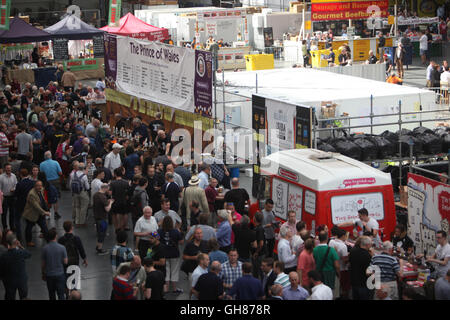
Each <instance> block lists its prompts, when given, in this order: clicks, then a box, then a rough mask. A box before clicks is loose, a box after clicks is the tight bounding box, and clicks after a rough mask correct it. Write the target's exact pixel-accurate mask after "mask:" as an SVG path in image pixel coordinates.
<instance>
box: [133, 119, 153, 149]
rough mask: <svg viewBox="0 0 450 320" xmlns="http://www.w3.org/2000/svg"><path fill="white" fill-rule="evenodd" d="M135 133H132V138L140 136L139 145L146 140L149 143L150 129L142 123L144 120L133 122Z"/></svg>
mask: <svg viewBox="0 0 450 320" xmlns="http://www.w3.org/2000/svg"><path fill="white" fill-rule="evenodd" d="M133 128H134V129H133V132H132V133H131V135H132V136H136V135H139V136H140V138H139V143H143V142H144V141H145V139H147V141H149V140H150V139H149V137H148V128H147V126H146V125H145V124H143V123H142V120H141V119H139V118H136V119H134V120H133Z"/></svg>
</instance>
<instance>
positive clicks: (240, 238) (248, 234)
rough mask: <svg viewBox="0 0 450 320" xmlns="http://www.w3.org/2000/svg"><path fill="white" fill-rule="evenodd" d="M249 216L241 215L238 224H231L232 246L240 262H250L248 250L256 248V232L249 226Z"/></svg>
mask: <svg viewBox="0 0 450 320" xmlns="http://www.w3.org/2000/svg"><path fill="white" fill-rule="evenodd" d="M249 223H250V218H249V217H248V216H242V218H241V221H240V223H239V224H233V226H232V229H233V232H234V246H235V248H236V249H237V251H238V254H239V260H240V261H241V262H250V261H251V256H250V251H251V250H252V249H254V248H256V232H255V231H254V230H251V229H250V228H249Z"/></svg>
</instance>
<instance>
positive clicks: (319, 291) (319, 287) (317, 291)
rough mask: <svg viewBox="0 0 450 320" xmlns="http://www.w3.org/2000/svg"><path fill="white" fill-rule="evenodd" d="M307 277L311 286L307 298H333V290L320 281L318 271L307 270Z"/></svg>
mask: <svg viewBox="0 0 450 320" xmlns="http://www.w3.org/2000/svg"><path fill="white" fill-rule="evenodd" d="M308 278H309V282H310V283H311V287H312V289H311V296H310V297H309V298H308V300H333V291H332V290H331V288H330V287H328V286H326V285H324V284H323V283H322V281H321V279H320V274H319V272H318V271H316V270H311V271H309V272H308Z"/></svg>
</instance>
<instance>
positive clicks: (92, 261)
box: [0, 173, 251, 300]
mask: <svg viewBox="0 0 450 320" xmlns="http://www.w3.org/2000/svg"><path fill="white" fill-rule="evenodd" d="M240 180H241V187H243V188H246V189H247V191H248V192H249V194H251V178H248V177H246V176H244V175H243V174H242V173H241V178H240ZM52 212H53V210H52ZM59 214H60V215H62V218H61V219H59V220H57V221H55V220H54V219H53V214H52V218H51V219H50V220H49V224H48V226H49V228H52V227H56V228H57V230H58V235H59V236H61V235H63V234H64V230H63V228H62V225H63V223H64V221H66V220H71V218H72V200H71V193H70V192H68V191H63V192H62V198H61V199H60V208H59ZM24 225H25V223H22V226H24ZM130 225H131V220H130ZM39 231H40V228H39V227H35V228H34V230H33V232H34V233H33V241H34V242H35V244H36V247H35V248H30V249H29V251H30V252H31V254H32V257H31V258H30V259H29V260H27V265H26V269H27V273H28V298H30V299H32V300H47V299H48V291H47V286H46V283H45V282H44V281H42V279H41V260H40V254H41V248H42V247H43V246H44V245H45V244H46V243H45V241H44V240H43V239H40V238H39ZM74 233H75V234H76V235H78V236H80V238H81V240H82V242H83V245H84V248H85V251H86V254H87V260H88V266H87V267H84V266H81V267H80V269H81V293H82V297H83V300H109V298H110V295H111V284H112V269H111V263H110V256H109V254H108V255H104V256H98V255H96V253H95V246H96V231H95V227H94V219H93V215H92V210H91V209H90V210H89V215H88V226H87V227H85V228H76V229H75V231H74ZM128 239H129V246H130V247H131V248H134V247H133V242H132V241H133V240H132V239H133V234H132V232H131V231H130V232H129V236H128ZM114 244H115V233H114V230H113V227H112V226H110V227H109V228H108V235H107V237H106V239H105V243H104V248H105V249H106V250H110V249H111V248H112V247H113V246H114ZM183 249H184V246H182V247H181V248H180V250H181V252H182V250H183ZM178 287H179V288H181V289H183V291H184V293H183V294H180V295H178V296H175V295H172V294H168V295H167V296H166V299H167V300H188V299H189V297H188V292H189V290H190V285H189V281H188V279H187V276H186V274H185V273H184V272H181V271H180V281H179V283H178ZM3 297H4V287H3V285H0V300H1V299H3Z"/></svg>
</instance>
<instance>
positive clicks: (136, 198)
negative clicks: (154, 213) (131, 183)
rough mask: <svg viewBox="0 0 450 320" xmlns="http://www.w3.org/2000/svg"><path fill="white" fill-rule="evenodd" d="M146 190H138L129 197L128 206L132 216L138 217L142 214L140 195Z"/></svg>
mask: <svg viewBox="0 0 450 320" xmlns="http://www.w3.org/2000/svg"><path fill="white" fill-rule="evenodd" d="M144 192H146V191H145V190H140V192H138V193H135V194H134V193H133V196H132V197H131V199H130V207H131V214H132V215H133V216H134V217H139V216H141V215H142V209H143V208H142V203H141V195H142V193H144Z"/></svg>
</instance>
